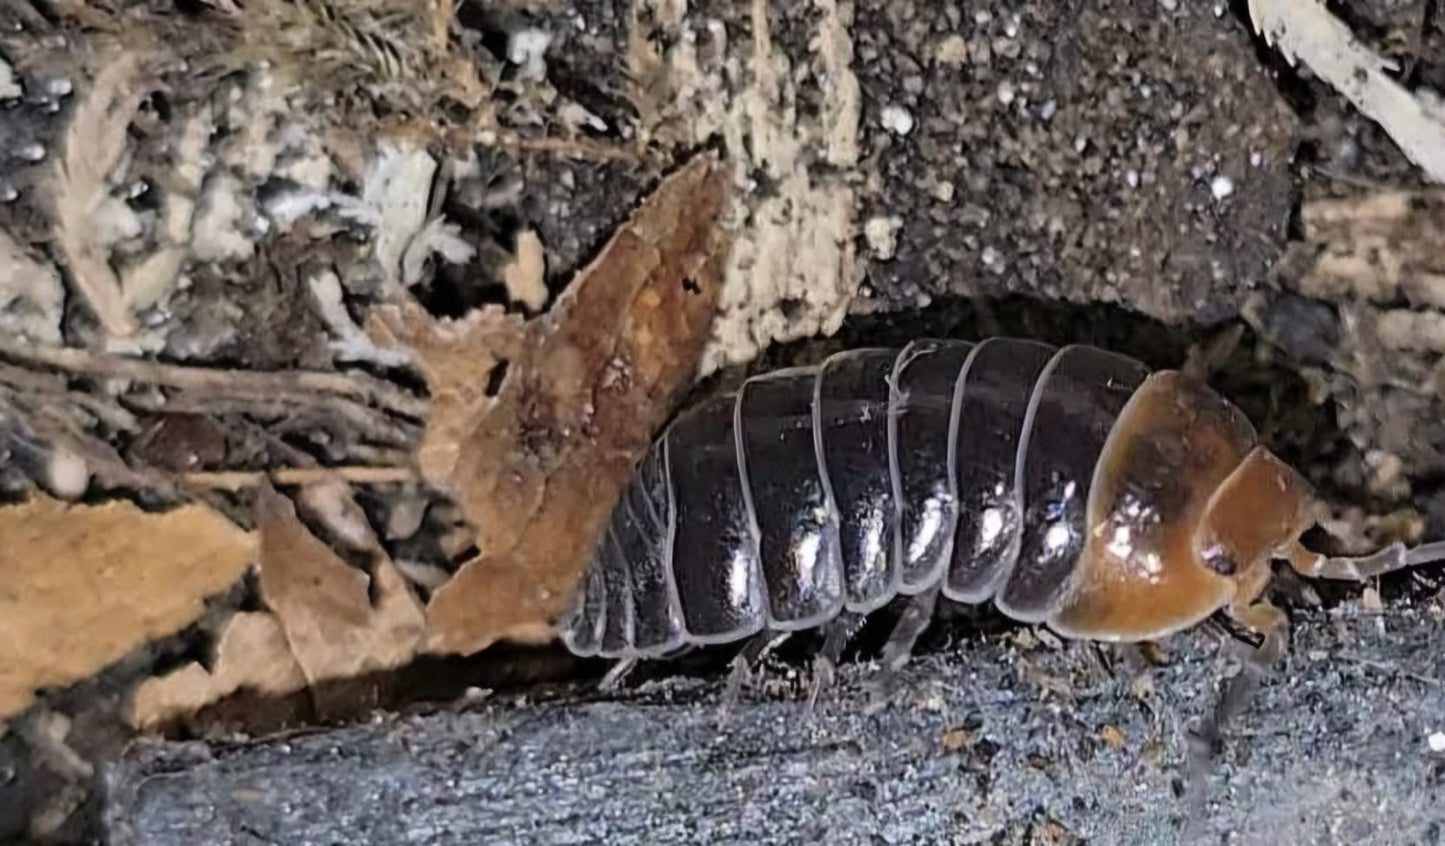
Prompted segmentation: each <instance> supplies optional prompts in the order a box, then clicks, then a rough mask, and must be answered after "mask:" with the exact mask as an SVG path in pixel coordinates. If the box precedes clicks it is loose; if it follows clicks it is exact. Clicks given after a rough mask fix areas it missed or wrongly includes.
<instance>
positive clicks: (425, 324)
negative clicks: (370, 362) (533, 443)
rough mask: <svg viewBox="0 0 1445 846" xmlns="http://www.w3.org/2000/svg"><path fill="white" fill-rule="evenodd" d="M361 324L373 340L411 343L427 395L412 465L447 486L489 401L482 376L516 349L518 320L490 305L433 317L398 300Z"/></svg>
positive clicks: (518, 346) (386, 343) (521, 330)
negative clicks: (428, 402) (424, 421)
mask: <svg viewBox="0 0 1445 846" xmlns="http://www.w3.org/2000/svg"><path fill="white" fill-rule="evenodd" d="M365 329H366V334H367V336H368V337H370V338H371V339H372V340H373V341H374V342H376V343H377V344H380V345H382V346H398V345H400V346H406V347H410V348H411V350H412V352H413V354H414V356H415V359H416V364H417V366H418V367H419V368H421V371H422V376H423V378H425V379H426V384H427V389H428V390H429V391H430V392H431V395H432V406H431V413H430V416H429V417H428V418H427V426H426V434H425V435H424V437H423V439H422V443H421V446H420V447H419V448H418V449H417V454H416V461H417V468H418V469H419V470H420V471H421V474H422V477H423V478H425V479H426V480H427V481H429V482H431V483H432V484H435V485H438V486H445V485H447V484H448V483H449V480H450V478H451V473H452V469H453V468H454V467H455V466H456V463H457V457H458V454H459V451H460V449H461V446H462V444H463V443H465V442H466V441H467V439H468V437H469V435H470V430H471V429H472V428H473V427H474V426H475V425H476V421H477V420H479V419H480V418H481V417H482V416H484V415H485V414H486V413H487V411H488V410H489V409H490V408H491V407H492V405H493V404H494V402H495V398H493V397H491V396H488V395H487V382H488V378H487V377H488V375H489V374H490V373H491V371H492V369H493V368H494V367H496V366H497V365H498V364H499V363H500V362H503V361H508V360H510V359H512V358H515V357H516V356H517V355H519V354H520V353H521V349H522V338H523V334H524V322H523V321H522V319H521V318H520V317H518V316H517V315H509V314H507V313H506V312H505V311H503V310H502V309H501V308H495V307H489V308H485V309H478V310H476V311H473V312H471V313H470V314H468V315H466V316H465V317H461V318H458V319H456V320H436V319H433V318H432V317H431V316H430V315H429V314H427V313H426V310H425V309H423V308H422V307H421V305H420V304H418V303H416V302H415V301H414V300H403V301H401V302H400V303H397V304H387V305H383V306H380V307H378V308H376V309H374V310H373V311H372V312H371V313H370V314H369V315H368V316H367V319H366V327H365Z"/></svg>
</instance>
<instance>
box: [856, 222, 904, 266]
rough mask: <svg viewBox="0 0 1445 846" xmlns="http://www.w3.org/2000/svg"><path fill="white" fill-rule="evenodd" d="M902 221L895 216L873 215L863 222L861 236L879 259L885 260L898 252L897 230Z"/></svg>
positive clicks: (901, 226)
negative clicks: (866, 240)
mask: <svg viewBox="0 0 1445 846" xmlns="http://www.w3.org/2000/svg"><path fill="white" fill-rule="evenodd" d="M902 228H903V221H902V220H901V219H900V218H897V217H874V218H870V219H869V221H868V222H867V223H865V224H863V237H864V238H866V239H868V246H869V248H870V249H872V250H873V254H874V255H876V256H877V257H878V258H879V260H881V261H887V260H888V259H891V258H893V256H894V254H895V253H897V252H898V230H899V229H902Z"/></svg>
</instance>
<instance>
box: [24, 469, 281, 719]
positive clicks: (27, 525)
mask: <svg viewBox="0 0 1445 846" xmlns="http://www.w3.org/2000/svg"><path fill="white" fill-rule="evenodd" d="M254 551H255V542H254V538H253V536H252V535H251V534H250V533H248V532H245V531H243V530H242V529H240V528H238V527H236V526H235V525H234V524H232V523H231V522H230V521H228V520H226V519H225V518H224V517H222V516H221V515H219V514H217V513H215V512H214V511H211V510H210V509H209V508H206V507H204V506H200V505H187V506H183V507H181V508H178V509H175V510H173V511H167V512H164V513H155V514H152V513H146V512H143V511H141V510H140V509H139V508H137V507H136V506H135V505H134V504H132V503H130V502H120V501H117V502H108V503H105V504H103V505H94V506H91V505H70V504H66V503H61V502H57V501H55V500H53V499H50V498H48V497H44V496H40V495H36V496H34V497H32V498H31V499H30V500H28V501H26V502H24V503H21V504H19V505H14V506H8V507H5V508H0V717H5V716H8V715H10V714H13V713H15V712H17V711H19V710H21V709H22V708H24V707H25V706H26V705H27V704H28V703H29V702H30V699H31V696H32V694H33V692H34V691H35V690H37V689H39V688H43V687H48V686H54V685H63V684H69V683H71V682H74V681H77V680H79V679H82V678H85V677H86V676H89V675H91V674H92V673H94V672H96V671H97V670H99V669H101V668H102V667H104V666H106V665H107V664H110V663H112V662H114V661H116V660H117V659H119V658H120V657H121V656H123V655H125V653H126V652H128V651H129V650H130V649H132V648H133V647H135V646H136V645H138V644H141V643H144V642H146V641H148V640H151V639H154V638H158V637H163V636H166V635H169V634H172V633H174V632H176V631H179V630H180V629H181V628H183V627H184V626H186V625H188V624H190V623H191V622H192V621H193V620H195V619H196V618H197V617H199V616H200V614H201V610H202V601H203V600H204V599H205V598H206V597H207V596H211V595H214V594H216V593H219V592H220V591H222V590H225V589H226V588H227V587H229V586H230V585H232V584H233V583H235V582H236V580H237V579H239V578H240V577H241V575H242V574H243V573H244V572H245V569H246V566H247V563H248V562H249V561H250V560H251V559H252V556H253V553H254Z"/></svg>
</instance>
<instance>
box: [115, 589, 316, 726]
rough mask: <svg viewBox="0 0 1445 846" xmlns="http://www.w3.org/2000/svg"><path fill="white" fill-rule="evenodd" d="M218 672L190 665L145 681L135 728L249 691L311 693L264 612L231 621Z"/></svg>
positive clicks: (136, 703)
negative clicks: (306, 688)
mask: <svg viewBox="0 0 1445 846" xmlns="http://www.w3.org/2000/svg"><path fill="white" fill-rule="evenodd" d="M211 666H212V667H213V669H212V670H211V671H210V672H207V671H206V668H204V667H202V666H201V665H200V664H187V665H186V666H184V667H182V668H181V669H179V670H176V671H175V672H173V673H170V674H169V675H165V676H157V677H154V678H149V679H146V680H145V681H144V682H142V683H141V685H140V686H139V687H137V688H136V691H135V694H134V696H133V698H132V701H131V722H132V724H134V725H135V726H136V727H137V728H142V729H147V728H153V727H155V726H158V725H162V724H164V723H166V722H168V721H170V720H172V719H174V718H176V717H178V716H181V715H183V714H189V713H193V712H195V711H198V710H200V709H201V708H203V707H205V706H206V705H209V704H211V703H212V702H217V701H219V700H221V699H224V698H225V697H227V696H230V695H231V694H233V693H235V692H237V691H238V690H241V689H242V688H248V689H250V690H254V691H256V692H257V693H262V694H269V695H274V696H282V695H285V694H288V693H295V692H296V691H298V690H301V689H302V688H304V687H306V676H305V675H304V674H303V673H302V672H301V665H300V664H298V663H296V659H295V657H293V656H292V655H291V647H290V645H289V644H287V642H286V633H285V632H284V631H282V630H281V622H280V621H279V620H277V619H276V617H275V616H274V615H272V614H268V613H266V612H263V611H252V612H242V613H239V614H236V615H235V616H234V617H232V618H231V619H229V620H227V621H226V625H225V628H223V629H222V630H221V634H220V637H219V638H217V641H216V651H215V657H214V660H213V661H212V662H211Z"/></svg>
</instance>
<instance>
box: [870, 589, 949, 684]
mask: <svg viewBox="0 0 1445 846" xmlns="http://www.w3.org/2000/svg"><path fill="white" fill-rule="evenodd" d="M939 587H941V584H940V585H939V586H935V587H931V588H929V589H928V590H926V591H924V592H923V593H920V594H917V595H915V596H914V597H913V600H912V601H911V602H909V603H908V607H907V608H904V609H903V616H901V617H899V618H898V624H897V625H896V626H894V627H893V633H892V634H890V635H889V636H888V642H887V643H885V644H883V668H884V670H885V671H887V672H896V671H897V670H900V669H902V667H903V665H904V664H907V663H908V659H909V658H911V657H912V656H913V646H914V644H916V643H918V638H919V636H920V635H922V634H923V630H924V629H926V628H928V624H929V623H930V622H932V620H933V609H934V607H935V606H936V605H937V604H938V591H939Z"/></svg>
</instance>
